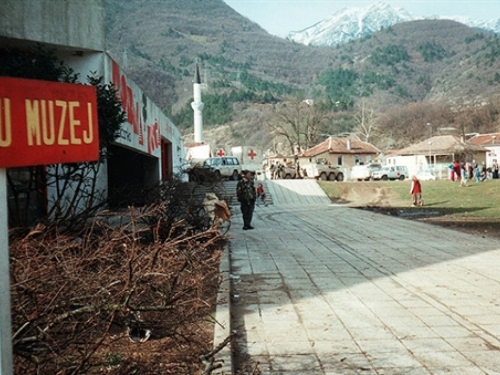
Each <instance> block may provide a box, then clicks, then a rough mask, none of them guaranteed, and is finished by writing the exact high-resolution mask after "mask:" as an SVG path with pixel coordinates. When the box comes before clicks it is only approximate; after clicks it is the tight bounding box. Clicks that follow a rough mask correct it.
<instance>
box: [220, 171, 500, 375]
mask: <svg viewBox="0 0 500 375" xmlns="http://www.w3.org/2000/svg"><path fill="white" fill-rule="evenodd" d="M267 184H268V189H269V190H270V191H271V189H274V190H273V200H274V205H272V206H271V205H270V206H268V207H257V208H256V211H255V217H254V226H255V230H252V231H243V230H241V227H242V224H241V215H239V214H238V213H237V212H236V211H237V210H234V211H235V213H236V215H235V217H234V218H233V224H232V228H231V232H230V234H231V235H232V236H233V237H234V239H233V240H232V241H231V244H230V262H231V266H230V267H231V273H232V279H233V304H232V307H231V310H232V314H233V322H232V327H233V329H234V330H236V331H237V332H238V336H237V344H238V345H237V346H238V348H239V349H240V350H241V351H242V352H243V353H244V354H246V355H247V356H248V358H250V359H251V361H254V362H259V367H258V368H259V370H260V371H261V372H262V374H385V375H388V374H402V375H403V374H404V375H420V374H461V375H469V374H470V375H476V374H500V341H499V338H500V243H499V242H498V241H497V240H492V239H485V238H473V237H471V236H470V235H468V234H464V233H460V232H456V231H452V230H447V229H444V228H439V227H436V226H431V225H429V224H425V223H419V222H414V221H410V220H404V219H400V218H396V217H390V216H384V215H380V214H376V213H373V212H369V211H362V210H356V209H350V208H345V207H341V206H335V205H331V204H329V203H328V202H329V200H328V199H327V198H325V196H321V194H319V193H317V192H318V190H314V193H312V194H313V195H314V196H315V198H314V202H309V203H308V204H303V203H304V199H303V197H301V195H304V192H305V191H306V189H316V188H315V182H314V181H309V182H308V183H307V184H309V185H310V186H309V187H306V186H305V185H304V184H305V182H304V181H294V180H290V181H277V182H275V181H267ZM272 185H273V186H272ZM280 190H283V191H285V192H286V194H288V195H289V196H288V197H287V196H286V194H282V193H280ZM294 191H295V192H296V194H295V196H293V197H292V195H293V194H294V193H293V192H294ZM294 199H295V200H297V202H302V204H299V203H298V204H295V205H291V204H289V203H287V204H283V202H290V201H293V200H294Z"/></svg>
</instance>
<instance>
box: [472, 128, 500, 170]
mask: <svg viewBox="0 0 500 375" xmlns="http://www.w3.org/2000/svg"><path fill="white" fill-rule="evenodd" d="M469 143H470V144H473V145H476V146H481V147H484V148H485V149H487V150H488V152H487V153H486V167H487V168H491V167H492V166H493V164H494V163H498V161H499V160H500V133H490V134H478V135H476V136H474V137H472V138H471V139H469Z"/></svg>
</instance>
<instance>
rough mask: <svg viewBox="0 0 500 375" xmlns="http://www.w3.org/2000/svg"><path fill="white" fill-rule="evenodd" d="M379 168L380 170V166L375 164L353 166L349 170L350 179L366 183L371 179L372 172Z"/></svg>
mask: <svg viewBox="0 0 500 375" xmlns="http://www.w3.org/2000/svg"><path fill="white" fill-rule="evenodd" d="M380 168H382V165H380V164H376V163H370V164H365V165H355V166H354V167H352V168H351V179H353V180H358V181H368V180H370V179H371V178H372V174H373V172H374V171H376V170H378V169H380Z"/></svg>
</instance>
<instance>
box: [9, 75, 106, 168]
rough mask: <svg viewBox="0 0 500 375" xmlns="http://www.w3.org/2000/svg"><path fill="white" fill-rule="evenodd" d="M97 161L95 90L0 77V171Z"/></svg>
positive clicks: (92, 88) (97, 141) (97, 136)
mask: <svg viewBox="0 0 500 375" xmlns="http://www.w3.org/2000/svg"><path fill="white" fill-rule="evenodd" d="M98 159H99V133H98V124H97V97H96V90H95V87H93V86H86V85H76V84H68V83H58V82H47V81H34V80H27V79H19V78H7V77H0V168H9V167H22V166H31V165H42V164H53V163H57V164H59V163H60V164H63V163H74V162H80V161H95V160H98Z"/></svg>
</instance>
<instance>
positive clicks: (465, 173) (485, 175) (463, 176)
mask: <svg viewBox="0 0 500 375" xmlns="http://www.w3.org/2000/svg"><path fill="white" fill-rule="evenodd" d="M449 169H450V180H451V181H452V182H454V181H459V182H460V183H461V185H462V186H467V180H472V179H473V178H474V180H475V181H476V182H481V181H485V180H487V179H490V178H498V177H499V176H498V170H499V166H498V163H497V162H496V161H495V162H494V163H493V166H492V167H491V168H486V165H485V164H484V162H483V163H482V164H481V165H479V164H478V163H477V162H476V160H472V162H471V163H469V162H465V163H460V162H459V161H458V160H456V161H454V162H453V163H451V164H450V165H449Z"/></svg>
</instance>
